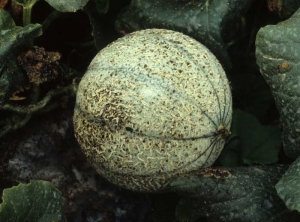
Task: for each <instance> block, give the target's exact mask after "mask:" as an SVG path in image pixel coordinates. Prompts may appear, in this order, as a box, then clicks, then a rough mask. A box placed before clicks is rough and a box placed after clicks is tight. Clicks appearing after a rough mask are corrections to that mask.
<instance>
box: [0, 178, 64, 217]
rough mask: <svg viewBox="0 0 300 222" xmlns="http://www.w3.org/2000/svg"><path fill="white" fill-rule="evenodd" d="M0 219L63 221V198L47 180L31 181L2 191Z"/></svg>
mask: <svg viewBox="0 0 300 222" xmlns="http://www.w3.org/2000/svg"><path fill="white" fill-rule="evenodd" d="M2 200H3V203H2V204H1V205H0V218H1V221H6V222H34V221H37V222H50V221H56V222H59V221H64V215H63V214H64V212H63V206H64V199H63V197H62V196H61V192H60V191H59V190H57V189H56V188H55V187H54V186H53V185H52V184H51V183H49V182H47V181H31V182H30V183H29V184H27V185H25V184H19V185H18V186H14V187H12V188H9V189H5V190H4V191H3V196H2Z"/></svg>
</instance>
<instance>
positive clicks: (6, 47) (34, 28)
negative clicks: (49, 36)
mask: <svg viewBox="0 0 300 222" xmlns="http://www.w3.org/2000/svg"><path fill="white" fill-rule="evenodd" d="M0 30H1V31H0V104H1V103H4V102H5V100H6V99H8V97H9V96H11V94H12V93H13V92H15V91H16V90H17V89H19V88H20V86H24V84H26V83H27V77H26V76H25V75H24V73H23V71H22V70H21V69H20V68H19V66H18V64H17V59H16V58H17V56H18V54H19V53H20V52H21V51H23V50H25V49H28V48H29V47H31V44H32V41H33V40H34V39H35V38H36V37H37V36H39V35H41V34H42V26H41V25H40V24H30V25H27V26H25V27H19V26H15V24H14V22H13V19H12V18H11V17H10V15H9V14H8V12H7V11H5V10H3V9H0Z"/></svg>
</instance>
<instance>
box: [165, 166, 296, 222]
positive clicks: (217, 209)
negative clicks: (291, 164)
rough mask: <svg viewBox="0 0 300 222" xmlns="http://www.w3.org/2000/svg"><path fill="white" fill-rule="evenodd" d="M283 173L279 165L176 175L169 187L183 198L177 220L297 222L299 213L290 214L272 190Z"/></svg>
mask: <svg viewBox="0 0 300 222" xmlns="http://www.w3.org/2000/svg"><path fill="white" fill-rule="evenodd" d="M285 170H286V167H285V166H279V165H278V166H260V167H235V168H208V169H203V171H205V172H206V173H205V174H202V176H200V175H199V174H200V173H201V170H199V171H196V172H194V174H190V175H185V176H179V177H178V178H176V179H174V180H173V181H172V182H171V184H170V189H171V190H172V191H175V192H177V193H179V194H182V196H183V198H182V200H181V201H180V203H179V205H178V208H177V211H176V217H177V219H179V220H180V221H189V222H192V221H196V220H197V221H200V218H202V219H203V218H206V221H208V222H222V221H224V222H231V221H243V222H261V221H272V222H275V221H276V222H282V221H299V220H300V214H299V213H298V212H295V211H293V212H292V211H289V210H288V209H287V208H286V206H285V204H284V202H283V201H282V200H281V199H280V197H279V196H278V195H277V192H276V190H275V188H274V185H275V184H276V183H277V182H278V180H279V178H280V177H281V176H282V174H283V173H284V172H285ZM226 172H227V173H226ZM197 173H198V175H197ZM228 173H229V174H230V175H229V176H228ZM224 174H227V177H220V175H224ZM201 221H202V220H201ZM203 221H205V220H203Z"/></svg>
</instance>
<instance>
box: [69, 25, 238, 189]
mask: <svg viewBox="0 0 300 222" xmlns="http://www.w3.org/2000/svg"><path fill="white" fill-rule="evenodd" d="M231 119H232V97H231V91H230V86H229V83H228V80H227V77H226V74H225V72H224V70H223V68H222V66H221V64H220V63H219V61H218V60H217V59H216V57H215V56H214V55H213V54H212V53H211V52H210V51H209V50H208V49H207V48H206V47H205V46H203V45H202V44H201V43H199V42H197V41H196V40H194V39H192V38H190V37H188V36H186V35H184V34H182V33H179V32H175V31H171V30H165V29H146V30H141V31H137V32H133V33H131V34H128V35H125V36H124V37H122V38H119V39H118V40H116V41H114V42H113V43H111V44H110V45H108V46H107V47H105V48H104V49H103V50H101V51H100V52H99V53H98V54H97V55H96V56H95V58H94V59H93V61H92V62H91V64H90V66H89V67H88V69H87V72H86V73H85V75H84V76H83V78H82V80H81V82H80V84H79V88H78V92H77V98H76V105H75V110H74V117H73V122H74V130H75V137H76V138H77V140H78V142H79V145H80V147H81V149H82V151H83V153H84V154H85V155H86V157H87V159H88V161H89V162H90V163H91V164H92V165H93V167H94V168H95V169H96V170H97V172H98V173H100V174H101V175H102V176H103V177H104V178H106V179H107V180H108V181H110V182H112V183H114V184H116V185H118V186H120V187H123V188H126V189H130V190H136V191H147V192H153V191H161V190H165V189H167V187H168V184H169V183H170V181H171V180H172V178H174V177H176V176H178V175H181V174H184V173H189V172H191V171H194V170H197V169H200V168H204V167H209V166H211V165H212V164H213V163H214V161H215V160H216V159H217V157H218V156H219V154H220V152H221V150H222V149H223V147H224V144H225V139H226V137H227V136H228V135H229V134H230V132H229V129H230V125H231Z"/></svg>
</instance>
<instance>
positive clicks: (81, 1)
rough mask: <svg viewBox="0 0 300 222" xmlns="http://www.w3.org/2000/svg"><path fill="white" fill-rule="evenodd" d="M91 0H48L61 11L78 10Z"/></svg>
mask: <svg viewBox="0 0 300 222" xmlns="http://www.w3.org/2000/svg"><path fill="white" fill-rule="evenodd" d="M88 1H89V0H63V1H62V0H46V2H48V3H49V4H50V5H51V6H52V7H53V8H55V9H56V10H57V11H60V12H76V11H77V10H79V9H83V7H84V6H85V5H86V3H87V2H88Z"/></svg>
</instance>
